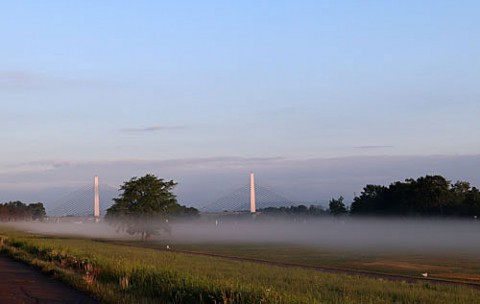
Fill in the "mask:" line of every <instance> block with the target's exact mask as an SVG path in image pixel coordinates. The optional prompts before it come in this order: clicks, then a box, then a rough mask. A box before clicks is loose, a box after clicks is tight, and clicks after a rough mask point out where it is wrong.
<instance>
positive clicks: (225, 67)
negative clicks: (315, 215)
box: [0, 1, 480, 199]
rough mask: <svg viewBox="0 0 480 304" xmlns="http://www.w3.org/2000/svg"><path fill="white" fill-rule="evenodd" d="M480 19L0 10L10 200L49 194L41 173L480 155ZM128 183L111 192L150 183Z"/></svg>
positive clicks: (93, 8)
mask: <svg viewBox="0 0 480 304" xmlns="http://www.w3.org/2000/svg"><path fill="white" fill-rule="evenodd" d="M479 11H480V4H479V3H478V2H477V1H462V2H460V3H453V2H452V1H398V2H396V3H394V2H392V1H342V2H339V1H237V2H228V1H171V2H166V1H165V2H163V1H135V2H131V1H101V2H100V1H12V2H9V3H8V2H7V3H2V9H1V10H0V37H1V42H0V44H1V47H0V128H1V129H2V132H1V133H0V140H1V142H2V143H3V145H2V153H1V154H0V175H2V176H1V177H2V178H1V180H4V182H3V184H0V187H1V188H2V189H8V188H9V187H10V186H11V183H9V182H8V181H12V180H15V181H16V182H15V184H16V185H17V187H19V188H22V187H23V188H22V189H26V188H29V187H30V188H31V187H33V185H36V188H42V187H47V186H48V185H50V186H52V184H57V183H58V181H53V180H52V182H51V184H48V183H46V182H45V181H40V180H36V179H35V176H38V175H37V174H38V173H39V172H43V171H45V170H47V171H52V170H53V171H54V170H56V168H58V164H65V163H68V164H77V163H81V164H85V163H89V164H91V168H92V169H91V170H92V173H91V174H90V175H94V174H95V173H94V172H93V171H95V170H96V169H95V168H96V167H99V165H98V164H103V163H108V162H112V161H116V162H120V163H122V164H124V163H126V162H139V161H140V162H153V163H155V162H158V161H169V160H175V161H180V163H181V161H182V160H184V161H185V162H186V163H188V162H189V160H190V161H191V160H192V159H195V160H199V159H208V160H211V159H224V158H231V157H233V158H245V159H247V160H250V159H257V160H258V159H265V160H267V161H271V159H277V158H278V159H282V160H285V161H299V162H302V161H307V160H309V159H336V158H345V157H359V159H361V157H369V156H395V157H407V156H408V157H410V156H418V157H425V156H431V155H446V156H458V155H460V156H462V155H479V154H480V141H479V140H478V133H479V131H480V119H478V117H479V114H480V86H479V83H480V39H478V37H480V19H479V18H478V12H479ZM359 161H360V160H359ZM195 163H196V164H197V165H195V166H198V161H196V162H195ZM95 164H97V165H95ZM209 164H210V165H209ZM215 164H217V163H215ZM217 165H218V164H217ZM237 165H238V164H237ZM280 165H281V164H279V166H280ZM119 166H120V165H119ZM202 166H204V167H206V168H207V169H209V170H211V171H205V172H212V173H210V174H214V173H213V172H215V170H216V169H218V168H217V167H209V166H214V165H212V163H211V162H210V161H206V162H203V163H202ZM242 167H244V170H245V171H246V172H248V171H249V170H254V169H255V166H252V165H251V162H249V161H246V162H245V164H244V165H242ZM427 168H428V167H427ZM155 170H157V171H158V172H157V171H156V172H154V173H156V174H158V175H162V170H163V168H162V167H161V166H160V167H155ZM225 170H227V169H225ZM292 170H293V169H292ZM312 170H313V169H312ZM120 171H121V170H119V172H118V175H116V176H118V177H117V179H115V182H118V180H119V181H122V180H125V179H128V178H129V177H130V176H129V174H132V173H135V174H142V172H138V173H137V171H135V170H133V171H128V170H124V171H121V172H122V173H120ZM172 172H174V170H173V171H172ZM429 172H436V168H430V170H429ZM145 173H146V172H145ZM425 173H427V172H425ZM19 174H22V175H19ZM74 174H75V172H71V173H70V175H69V176H73V175H74ZM85 174H87V175H88V174H89V173H87V172H86V173H85ZM20 176H23V177H20ZM458 176H460V177H461V176H462V174H461V172H459V174H458ZM406 177H409V176H405V178H406ZM71 178H72V180H76V178H73V177H71ZM82 178H83V177H82ZM167 178H168V177H167ZM177 178H179V179H180V180H181V178H182V176H181V175H180V176H177ZM112 179H113V177H112ZM68 180H69V178H66V177H64V176H62V177H61V181H62V182H63V183H66V182H67V181H68ZM193 180H194V179H193ZM385 182H389V181H388V180H386V181H385ZM47 184H48V185H47ZM309 187H310V188H313V185H309ZM311 191H313V190H311ZM5 199H7V198H6V197H5ZM8 199H10V198H8ZM12 199H13V197H12Z"/></svg>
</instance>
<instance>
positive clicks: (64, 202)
mask: <svg viewBox="0 0 480 304" xmlns="http://www.w3.org/2000/svg"><path fill="white" fill-rule="evenodd" d="M98 188H99V199H100V201H99V205H100V214H101V215H102V216H103V215H105V213H106V210H107V209H108V208H110V206H112V204H113V198H115V197H118V194H119V192H118V189H117V188H115V187H112V186H110V185H107V184H102V183H100V184H99V187H98ZM94 199H95V186H94V184H93V183H91V184H88V185H85V186H83V187H81V188H78V189H77V190H75V191H73V192H71V193H68V194H67V195H65V196H64V197H61V198H59V199H58V200H56V201H55V202H54V203H53V204H51V206H49V207H48V206H47V208H46V209H47V210H46V211H47V215H49V216H55V217H60V216H94Z"/></svg>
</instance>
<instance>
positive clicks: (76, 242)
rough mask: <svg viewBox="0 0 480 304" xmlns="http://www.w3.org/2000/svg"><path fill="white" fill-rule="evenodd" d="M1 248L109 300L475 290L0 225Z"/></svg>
mask: <svg viewBox="0 0 480 304" xmlns="http://www.w3.org/2000/svg"><path fill="white" fill-rule="evenodd" d="M0 237H1V239H2V241H1V242H0V243H1V244H2V245H1V247H2V249H1V250H2V252H3V253H4V254H8V255H10V256H12V257H14V258H16V259H20V260H22V261H25V262H27V263H29V264H32V265H35V266H37V267H39V268H41V269H42V270H44V271H46V272H47V273H50V274H52V275H54V276H56V277H58V278H60V279H62V280H64V281H67V282H69V283H70V284H72V285H73V286H75V287H77V288H79V289H81V290H84V291H87V292H89V293H91V294H93V295H95V296H96V297H97V298H98V299H100V300H102V301H104V302H112V303H474V302H475V301H477V300H478V298H480V291H478V290H475V289H471V288H464V287H459V286H443V285H435V284H429V283H421V284H409V283H401V282H389V281H383V280H375V279H369V278H361V277H357V276H348V275H339V274H327V273H321V272H318V271H314V270H307V269H300V268H282V267H275V266H269V265H262V264H255V263H248V262H239V261H230V260H224V259H219V258H211V257H203V256H189V255H183V254H178V253H173V252H164V251H158V250H153V249H147V248H139V247H132V246H124V245H116V244H109V243H104V242H96V241H93V240H88V239H75V238H56V237H50V236H40V235H33V234H25V233H19V232H14V231H11V230H10V231H9V230H5V229H3V228H2V229H0Z"/></svg>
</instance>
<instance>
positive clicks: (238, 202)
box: [46, 174, 298, 217]
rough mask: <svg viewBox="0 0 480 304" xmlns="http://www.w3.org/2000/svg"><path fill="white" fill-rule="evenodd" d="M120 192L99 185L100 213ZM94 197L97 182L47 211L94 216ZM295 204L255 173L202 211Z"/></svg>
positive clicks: (250, 210) (54, 214) (56, 203)
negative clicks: (255, 180)
mask: <svg viewBox="0 0 480 304" xmlns="http://www.w3.org/2000/svg"><path fill="white" fill-rule="evenodd" d="M119 194H120V193H119V190H118V188H115V187H112V186H110V185H107V184H103V183H100V184H99V185H98V197H99V209H100V210H99V211H100V216H104V215H105V213H106V210H107V209H108V208H110V207H111V206H112V204H113V199H114V198H116V197H118V195H119ZM94 201H95V184H94V183H89V184H88V185H85V186H83V187H80V188H78V189H77V190H75V191H72V192H71V193H69V194H67V195H65V196H64V197H61V198H59V199H58V200H57V201H55V202H54V203H53V204H50V206H46V208H47V215H49V216H53V217H64V216H79V217H84V216H94V212H95V211H94V209H95V207H94V206H95V203H94ZM292 205H298V202H295V201H294V200H292V199H289V198H287V197H285V196H284V195H282V194H279V193H278V192H277V191H275V190H274V189H273V188H272V187H269V186H266V185H264V184H262V183H258V182H254V180H253V174H251V180H250V183H246V184H245V185H242V186H240V187H237V188H235V189H234V190H232V191H230V192H229V193H227V194H225V195H222V196H221V197H219V198H218V199H215V200H213V201H211V202H209V203H207V204H204V205H203V207H200V208H199V209H200V211H202V212H223V211H246V212H256V209H262V208H268V207H286V206H292Z"/></svg>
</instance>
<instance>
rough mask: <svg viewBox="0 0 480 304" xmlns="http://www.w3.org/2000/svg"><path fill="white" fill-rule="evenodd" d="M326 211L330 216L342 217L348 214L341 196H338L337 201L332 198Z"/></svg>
mask: <svg viewBox="0 0 480 304" xmlns="http://www.w3.org/2000/svg"><path fill="white" fill-rule="evenodd" d="M328 209H329V210H330V214H332V215H334V216H339V215H343V214H345V213H347V212H348V210H347V207H345V204H344V203H343V196H340V197H339V198H338V199H334V198H332V199H331V200H330V202H329V204H328Z"/></svg>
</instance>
